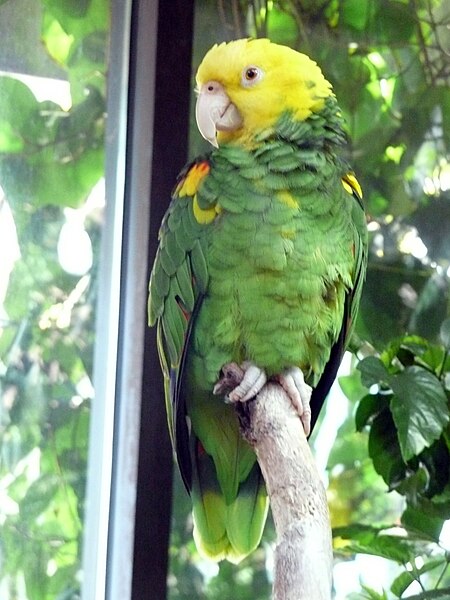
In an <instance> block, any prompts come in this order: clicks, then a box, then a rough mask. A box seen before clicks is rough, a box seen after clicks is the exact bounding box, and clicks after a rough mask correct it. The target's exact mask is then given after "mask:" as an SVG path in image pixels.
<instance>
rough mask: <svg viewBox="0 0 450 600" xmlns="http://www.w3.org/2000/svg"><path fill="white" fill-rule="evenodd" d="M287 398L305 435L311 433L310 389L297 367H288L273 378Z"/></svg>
mask: <svg viewBox="0 0 450 600" xmlns="http://www.w3.org/2000/svg"><path fill="white" fill-rule="evenodd" d="M274 379H275V380H276V381H278V383H279V384H280V385H281V387H282V388H283V389H284V391H285V392H286V394H287V395H288V396H289V399H290V401H291V402H292V406H293V407H294V408H295V410H296V411H297V413H298V415H299V417H300V419H301V421H302V423H303V429H304V431H305V435H306V436H308V435H309V434H310V432H311V407H310V405H309V403H310V400H311V393H312V387H311V386H310V385H308V384H307V383H306V381H305V378H304V376H303V372H302V370H301V369H299V367H290V368H289V369H286V371H284V372H283V373H281V375H277V376H276V377H274Z"/></svg>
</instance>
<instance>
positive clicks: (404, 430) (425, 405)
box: [391, 366, 449, 461]
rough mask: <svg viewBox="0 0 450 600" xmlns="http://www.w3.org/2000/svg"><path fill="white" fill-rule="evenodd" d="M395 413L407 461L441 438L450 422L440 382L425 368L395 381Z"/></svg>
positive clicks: (406, 372) (408, 371) (411, 369)
mask: <svg viewBox="0 0 450 600" xmlns="http://www.w3.org/2000/svg"><path fill="white" fill-rule="evenodd" d="M391 387H392V390H393V392H394V397H393V398H392V401H391V411H392V416H393V419H394V423H395V426H396V428H397V431H398V440H399V444H400V449H401V453H402V456H403V459H404V460H405V461H408V460H410V459H411V458H412V457H413V456H416V455H417V454H419V453H420V452H421V451H422V450H423V449H424V448H426V447H429V446H430V445H431V444H432V443H433V442H434V441H435V440H437V439H438V438H439V436H440V435H441V433H442V430H443V428H444V427H445V425H446V424H447V423H448V421H449V411H448V406H447V397H446V394H445V392H444V389H443V387H442V385H441V383H440V381H439V379H438V378H437V377H436V376H435V375H433V374H432V373H430V372H429V371H426V370H425V369H423V368H422V367H418V366H413V367H408V368H406V369H405V370H404V371H403V372H402V373H399V374H398V375H395V376H393V377H392V379H391Z"/></svg>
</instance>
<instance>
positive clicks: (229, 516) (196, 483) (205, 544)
mask: <svg viewBox="0 0 450 600" xmlns="http://www.w3.org/2000/svg"><path fill="white" fill-rule="evenodd" d="M191 493H192V503H193V516H194V539H195V543H196V546H197V549H198V550H199V552H200V553H201V554H203V555H204V556H206V557H208V558H210V559H212V560H216V561H220V560H223V559H226V560H229V561H230V562H232V563H235V564H237V563H239V562H240V561H241V560H242V559H244V558H245V557H246V556H248V555H249V554H250V553H251V552H253V550H255V548H256V547H257V546H258V544H259V542H260V540H261V536H262V533H263V530H264V525H265V522H266V518H267V511H268V507H269V502H268V498H267V492H266V488H265V485H264V480H263V477H262V475H261V471H260V469H259V465H258V463H256V462H255V464H254V465H253V467H252V468H251V470H250V473H249V474H248V476H247V478H246V479H245V480H244V481H243V482H241V483H240V484H239V487H238V490H237V494H236V496H235V497H234V498H233V499H231V501H228V502H227V500H226V498H225V495H224V494H223V492H222V490H221V488H220V485H219V482H218V480H217V476H216V470H215V467H214V462H213V460H212V458H211V457H210V456H209V455H207V454H203V456H202V457H201V459H200V460H199V459H197V468H195V467H194V477H193V487H192V492H191Z"/></svg>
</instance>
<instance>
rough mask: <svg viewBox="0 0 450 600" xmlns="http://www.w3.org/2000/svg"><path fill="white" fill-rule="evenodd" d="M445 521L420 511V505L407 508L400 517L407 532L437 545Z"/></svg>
mask: <svg viewBox="0 0 450 600" xmlns="http://www.w3.org/2000/svg"><path fill="white" fill-rule="evenodd" d="M444 522H445V519H443V518H441V517H439V516H436V515H433V514H430V513H429V512H425V511H423V510H421V506H420V504H419V505H418V506H417V507H416V506H410V505H409V506H407V507H406V509H405V511H404V513H403V515H402V524H403V525H404V526H405V528H406V529H408V531H411V532H413V533H415V534H416V535H417V534H419V535H420V536H421V537H424V538H425V539H427V540H430V541H433V542H436V543H438V542H439V536H440V534H441V530H442V526H443V525H444Z"/></svg>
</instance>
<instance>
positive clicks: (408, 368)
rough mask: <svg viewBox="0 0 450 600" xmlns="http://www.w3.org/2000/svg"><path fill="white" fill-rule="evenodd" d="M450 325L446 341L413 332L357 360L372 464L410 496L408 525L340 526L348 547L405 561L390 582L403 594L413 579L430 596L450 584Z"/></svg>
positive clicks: (444, 328)
mask: <svg viewBox="0 0 450 600" xmlns="http://www.w3.org/2000/svg"><path fill="white" fill-rule="evenodd" d="M449 326H450V319H446V320H445V321H444V322H443V323H442V325H441V328H440V343H432V342H430V341H428V340H426V339H424V338H421V337H418V336H413V335H406V336H403V337H402V338H399V339H395V340H393V341H392V342H390V343H389V344H388V346H387V347H386V348H385V349H384V350H383V352H382V353H381V354H380V356H379V357H376V356H368V357H367V358H364V359H363V360H362V361H361V362H360V363H359V364H358V367H357V368H358V371H359V372H360V374H361V381H362V383H363V384H364V385H365V386H367V388H369V390H370V391H369V393H368V394H366V395H364V396H363V397H362V398H361V400H360V401H359V403H358V406H357V410H356V425H357V428H358V430H360V431H361V430H363V429H368V431H369V444H368V447H369V455H370V458H371V459H372V461H373V465H374V467H375V469H376V471H377V472H378V474H379V475H380V476H381V477H382V478H383V480H384V481H385V483H386V484H387V486H388V488H389V490H391V491H392V490H395V491H396V492H398V493H399V494H401V495H402V496H403V497H404V499H405V508H404V510H403V514H402V516H401V528H398V527H396V528H394V527H393V526H390V527H386V526H384V527H378V528H375V527H371V526H364V525H350V526H347V527H342V528H337V529H336V530H335V532H334V533H335V535H336V536H339V537H341V538H342V537H343V538H345V539H346V540H348V545H347V546H346V548H345V551H346V552H359V553H366V554H375V555H377V556H382V557H384V558H387V559H390V560H393V561H395V562H397V563H398V564H400V565H402V566H403V567H404V570H403V571H402V572H401V573H400V574H399V575H398V576H397V577H396V578H395V580H394V581H393V583H392V585H391V590H390V591H391V592H392V593H393V594H394V597H396V598H402V597H404V596H403V594H404V593H406V592H407V590H408V588H409V586H410V585H411V583H412V582H413V581H416V582H419V583H420V585H421V587H422V589H423V590H426V589H428V590H430V594H429V595H427V596H424V597H430V598H432V597H433V598H434V597H436V598H437V597H442V595H441V591H442V590H443V589H444V588H445V589H447V588H446V586H447V585H449V584H450V580H449V578H448V576H447V577H446V576H445V575H446V571H447V567H448V554H447V552H446V551H445V549H444V548H443V547H441V546H440V534H441V530H442V527H443V524H444V522H445V521H446V520H448V519H449V518H450V501H449V500H450V495H449V491H450V482H449V479H450V453H449V452H450V450H449V439H450V437H449V432H450V425H449V400H450V391H449V389H448V380H449V375H450V358H449V347H448V345H449V337H448V332H449ZM395 530H398V532H396V531H395ZM390 531H394V533H395V535H392V534H391V533H389V532H390ZM418 560H419V562H418ZM417 564H420V565H421V566H420V567H417ZM431 591H433V592H436V594H432V593H431ZM447 591H448V590H447Z"/></svg>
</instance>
